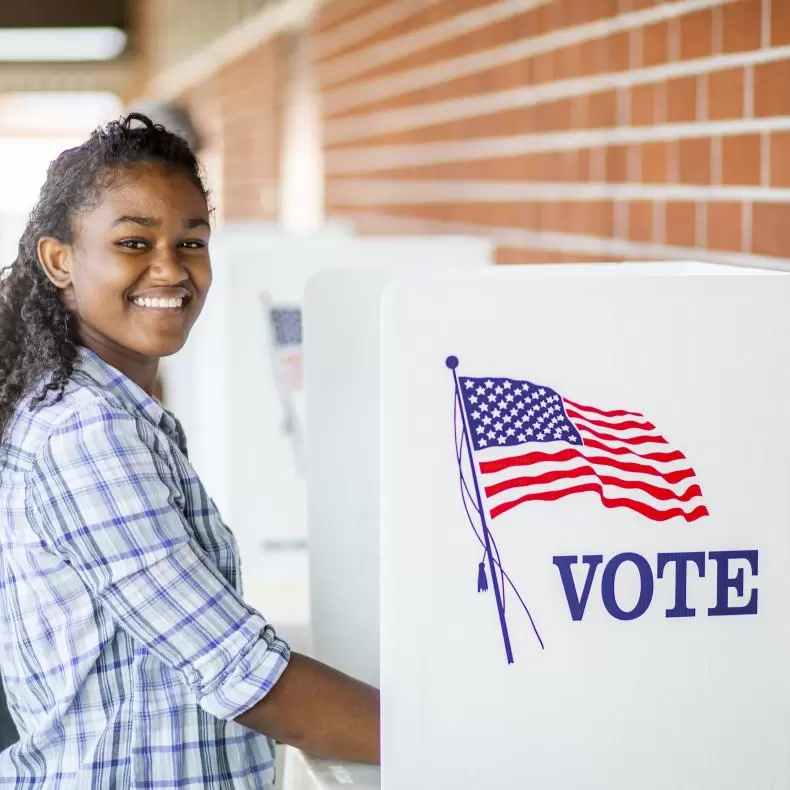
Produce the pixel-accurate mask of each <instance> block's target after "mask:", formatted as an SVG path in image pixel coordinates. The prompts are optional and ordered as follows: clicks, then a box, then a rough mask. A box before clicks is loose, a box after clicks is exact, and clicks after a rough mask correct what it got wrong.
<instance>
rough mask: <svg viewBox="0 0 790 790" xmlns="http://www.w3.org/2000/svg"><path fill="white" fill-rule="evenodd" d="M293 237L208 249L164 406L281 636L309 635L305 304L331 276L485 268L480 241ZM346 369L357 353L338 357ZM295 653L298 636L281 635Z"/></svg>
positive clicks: (229, 232) (256, 236)
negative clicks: (199, 311)
mask: <svg viewBox="0 0 790 790" xmlns="http://www.w3.org/2000/svg"><path fill="white" fill-rule="evenodd" d="M341 231H342V229H334V230H333V231H332V232H327V233H322V234H316V235H306V236H294V235H287V234H283V233H278V232H275V231H274V229H272V228H266V227H264V228H261V227H259V226H256V225H255V224H246V225H237V226H235V227H230V228H227V229H223V230H222V231H220V232H219V233H217V234H215V236H214V237H213V238H212V244H211V255H212V264H213V272H214V280H213V284H212V289H211V292H210V294H209V298H208V300H207V303H206V307H205V309H204V312H203V315H202V316H201V317H200V319H199V320H198V322H197V324H196V325H195V328H194V330H193V332H192V335H191V336H190V339H189V341H188V342H187V345H186V346H185V348H184V349H183V350H182V351H181V352H179V353H178V354H177V355H175V356H174V357H173V358H171V359H169V360H166V364H165V366H164V382H165V387H166V396H167V401H168V404H170V405H171V406H172V407H173V409H174V411H175V412H176V414H177V415H178V416H179V417H180V419H181V420H182V422H183V423H184V426H185V430H186V434H187V437H188V442H189V452H190V458H191V460H192V462H193V464H194V465H195V468H196V469H197V471H198V473H199V474H200V475H201V477H202V479H203V480H204V482H205V484H206V488H207V490H208V491H209V493H210V495H211V496H212V498H213V499H214V500H215V501H216V503H217V505H218V507H219V509H220V512H221V513H222V515H223V518H224V519H225V520H226V521H227V522H228V524H229V525H230V526H231V528H232V529H233V532H234V534H235V535H236V537H237V539H238V542H239V547H240V553H241V558H242V567H243V575H244V585H245V598H246V599H247V600H248V601H249V602H250V603H251V604H252V605H254V606H257V607H259V608H260V609H261V610H262V611H263V612H264V613H265V614H266V615H267V616H268V617H269V619H270V620H271V621H272V622H274V623H275V624H277V625H289V624H294V625H297V626H299V627H300V628H301V627H302V626H305V627H306V625H307V618H308V614H309V601H308V588H307V581H308V570H307V541H306V538H307V526H306V489H305V486H306V477H307V457H306V453H305V445H304V443H305V433H306V424H305V422H306V421H305V414H304V410H305V407H304V398H305V386H304V384H303V380H302V342H301V341H302V326H301V322H302V299H303V293H304V287H305V284H306V282H307V280H308V278H309V277H310V276H311V275H312V274H315V273H316V272H319V271H322V270H325V269H331V268H333V267H337V266H351V267H369V268H388V267H400V268H418V267H421V266H429V265H432V266H433V265H438V266H443V265H447V264H450V263H452V264H453V265H458V266H484V265H487V264H490V263H491V262H492V247H491V243H490V241H488V240H486V239H476V238H466V237H451V236H447V237H419V238H412V237H398V238H376V239H364V238H355V237H352V236H349V235H347V234H346V233H343V232H341ZM342 353H343V355H344V357H345V358H346V359H348V360H351V359H353V357H354V354H355V353H356V350H355V341H354V340H353V339H352V341H351V343H350V344H349V345H348V346H347V347H346V348H344V349H342ZM283 633H284V634H285V635H286V636H287V637H289V638H290V639H291V640H292V641H294V642H295V645H294V647H295V648H298V649H302V650H307V649H309V644H307V643H305V642H304V641H303V640H302V634H301V633H299V634H296V633H295V632H294V631H289V630H287V629H285V630H284V631H283Z"/></svg>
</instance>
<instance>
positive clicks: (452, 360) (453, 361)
mask: <svg viewBox="0 0 790 790" xmlns="http://www.w3.org/2000/svg"><path fill="white" fill-rule="evenodd" d="M444 364H445V365H447V367H448V368H450V370H455V369H456V368H457V367H458V357H456V356H450V357H447V359H445V361H444Z"/></svg>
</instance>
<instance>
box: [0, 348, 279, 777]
mask: <svg viewBox="0 0 790 790" xmlns="http://www.w3.org/2000/svg"><path fill="white" fill-rule="evenodd" d="M6 445H7V452H6V454H5V455H4V456H3V460H2V463H1V464H0V667H2V672H3V680H4V683H5V686H6V693H7V695H8V702H9V707H10V709H11V713H12V715H13V717H14V720H15V722H16V724H17V726H18V728H19V732H20V740H19V742H18V743H16V744H14V745H13V746H11V747H10V748H8V749H6V750H5V751H3V752H2V753H0V788H3V787H13V788H22V787H25V788H32V787H35V788H48V789H49V788H52V789H53V790H54V789H55V788H58V789H60V788H80V790H82V789H83V788H97V789H98V788H101V790H107V789H108V788H118V790H121V789H122V788H123V789H124V790H125V788H168V789H169V788H176V787H182V788H203V787H210V788H271V787H272V786H273V783H274V757H273V748H272V744H271V743H270V741H269V740H268V739H267V738H265V737H264V736H262V735H258V734H256V733H254V732H252V731H251V730H248V729H246V728H245V727H242V726H241V725H239V724H236V723H235V722H234V721H233V719H234V718H235V717H237V716H238V715H239V714H241V713H243V712H244V711H246V710H248V709H249V708H250V707H252V706H253V705H254V704H255V703H256V702H258V701H259V700H260V699H262V698H263V697H264V696H265V694H266V693H267V691H268V690H269V689H270V688H271V687H272V686H273V684H274V683H275V682H276V681H277V679H278V678H279V677H280V675H281V673H282V672H283V670H284V669H285V667H286V665H287V662H288V658H289V651H288V647H287V645H286V644H285V643H284V642H282V641H281V640H279V639H277V637H276V635H275V633H274V631H273V629H272V627H271V626H270V625H269V624H268V623H267V622H266V620H264V618H263V617H262V616H261V615H260V614H259V613H258V612H256V611H255V610H254V609H252V608H250V607H249V606H247V605H246V604H245V603H244V601H243V600H242V597H241V582H240V579H239V561H238V557H237V554H236V543H235V540H234V538H233V536H232V534H231V533H230V531H229V530H228V528H227V527H226V526H225V525H224V524H223V522H222V520H221V518H220V516H219V514H218V513H217V510H216V508H215V507H214V504H213V502H212V501H211V500H210V499H209V497H208V496H207V494H206V491H205V490H204V488H203V486H202V485H201V483H200V480H199V479H198V478H197V476H196V474H195V472H194V470H193V469H192V466H191V465H190V463H189V461H188V460H187V457H186V447H185V442H184V435H183V431H182V429H181V426H180V425H179V423H178V422H177V420H176V419H175V418H174V417H173V416H172V415H171V414H170V413H169V412H166V411H165V410H163V409H162V407H161V406H159V405H158V403H157V402H156V401H155V400H154V399H153V398H151V397H149V396H148V395H146V394H145V393H144V392H143V391H142V390H141V389H140V388H139V387H137V386H136V385H135V384H134V383H133V382H132V381H130V380H129V379H128V378H126V377H125V376H123V375H122V374H120V373H119V372H118V371H117V370H114V369H113V368H111V367H110V366H108V365H106V364H105V363H104V362H102V361H101V360H100V359H99V358H98V357H97V356H96V355H95V354H93V353H92V352H90V351H88V350H87V349H83V350H82V355H81V359H80V362H79V363H78V365H77V366H76V367H75V370H74V373H73V375H72V377H71V380H70V382H69V384H68V386H67V388H66V391H65V395H64V397H63V398H62V400H60V401H59V402H54V398H52V399H51V400H50V402H48V403H47V404H45V405H44V406H43V407H42V408H39V409H37V410H35V411H33V412H31V411H29V410H28V409H27V408H26V407H25V406H22V407H20V408H19V409H18V410H17V411H16V413H15V415H14V418H13V420H12V423H11V425H10V427H9V433H8V434H7V442H6Z"/></svg>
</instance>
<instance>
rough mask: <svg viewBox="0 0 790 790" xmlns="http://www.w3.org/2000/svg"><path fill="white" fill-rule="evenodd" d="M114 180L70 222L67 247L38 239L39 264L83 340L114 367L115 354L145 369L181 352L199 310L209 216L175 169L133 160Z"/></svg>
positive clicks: (206, 275)
mask: <svg viewBox="0 0 790 790" xmlns="http://www.w3.org/2000/svg"><path fill="white" fill-rule="evenodd" d="M110 176H111V177H110V178H109V179H108V182H107V186H106V188H104V189H103V191H102V192H101V194H100V196H99V200H97V201H96V202H95V203H93V204H92V205H90V206H89V207H88V208H86V210H84V211H82V212H81V213H80V214H78V216H77V217H76V219H75V224H74V229H73V242H72V243H71V244H65V243H63V242H61V241H58V240H56V239H52V238H45V239H42V240H41V241H40V242H39V258H40V260H41V263H42V265H43V266H44V268H45V269H46V271H47V274H48V275H49V277H50V279H51V280H52V281H53V282H54V283H55V284H56V285H57V286H58V287H59V288H61V289H62V292H63V298H64V301H65V303H66V305H67V307H68V308H69V309H70V310H71V311H72V313H73V314H74V316H75V318H76V321H77V329H78V333H79V339H80V342H81V343H83V344H84V345H86V346H88V348H91V349H92V350H94V351H96V353H98V354H99V355H100V356H102V357H103V358H104V359H105V360H106V361H107V362H109V363H110V364H115V357H118V358H120V359H127V360H130V361H133V362H134V363H136V364H138V365H139V364H141V363H142V364H145V363H144V361H145V359H150V360H158V359H159V358H161V357H165V356H168V355H170V354H173V353H175V352H176V351H178V350H179V349H180V348H181V347H182V346H183V345H184V343H185V342H186V340H187V337H188V335H189V331H190V329H191V328H192V325H193V324H194V323H195V320H196V319H197V317H198V315H199V314H200V311H201V309H202V308H203V304H204V302H205V299H206V294H207V293H208V290H209V287H210V285H211V262H210V259H209V253H208V241H209V233H210V225H209V212H208V207H207V205H206V200H205V197H204V195H203V193H202V191H201V190H200V189H199V188H198V186H197V185H196V184H195V183H194V181H193V180H192V179H191V178H190V177H189V175H188V174H186V173H184V172H182V171H180V170H175V169H172V170H171V169H165V168H163V167H161V166H159V165H149V164H139V165H135V166H133V167H130V168H125V169H123V170H118V171H117V172H113V173H111V174H110ZM108 357H109V358H108ZM116 367H121V369H123V367H122V366H119V365H117V364H116Z"/></svg>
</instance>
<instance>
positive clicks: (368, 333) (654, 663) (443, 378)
mask: <svg viewBox="0 0 790 790" xmlns="http://www.w3.org/2000/svg"><path fill="white" fill-rule="evenodd" d="M661 266H662V267H665V268H661V269H660V270H659V269H658V268H657V267H655V266H650V265H635V266H632V267H629V266H617V267H605V266H604V267H584V268H581V267H579V268H576V267H567V266H566V267H545V268H544V267H540V268H538V267H534V268H531V269H530V270H528V271H527V270H522V269H521V267H507V268H503V269H497V270H488V271H485V272H482V271H481V272H479V273H476V272H468V273H459V272H455V271H453V272H447V273H445V274H436V273H430V274H427V273H408V274H397V275H393V276H389V275H385V276H383V277H381V276H378V275H370V273H364V274H363V273H360V272H333V273H326V274H323V275H321V276H320V277H317V278H315V280H314V281H313V282H312V283H311V285H310V286H309V288H308V294H307V303H308V304H309V305H310V310H311V312H310V319H309V320H310V322H312V324H314V325H315V326H316V327H319V326H320V327H321V334H320V339H322V340H323V341H324V345H323V346H322V348H323V350H324V353H323V354H322V355H321V356H320V357H319V356H318V355H317V354H316V355H312V354H311V357H310V361H309V362H308V370H307V376H308V379H309V381H310V386H311V388H313V387H314V388H315V395H316V396H317V395H318V393H319V392H320V393H321V395H322V399H321V400H322V403H323V405H321V404H316V405H314V404H313V402H312V399H313V396H312V395H308V405H307V409H308V415H310V416H311V421H310V426H311V430H310V435H309V446H310V454H311V460H314V461H316V467H315V468H314V469H313V470H312V471H313V472H314V475H315V478H316V479H317V480H319V481H320V484H321V485H322V486H324V489H325V490H323V491H319V492H318V493H317V494H316V495H317V496H320V498H321V499H320V501H321V503H322V507H321V508H320V509H319V508H316V509H315V510H313V502H312V498H313V494H312V490H311V494H310V496H311V507H310V540H311V544H312V545H313V546H314V548H316V553H315V554H314V556H313V557H312V558H311V562H312V566H313V567H311V573H312V583H313V585H314V589H313V596H314V599H319V598H324V599H326V601H327V604H326V606H325V612H326V613H327V616H330V615H331V627H327V628H326V629H324V633H323V636H321V638H320V639H319V638H318V637H319V634H320V632H319V631H316V637H317V639H316V646H315V648H316V649H315V653H316V657H318V658H320V659H322V660H328V661H329V662H330V663H334V664H335V665H337V666H339V667H340V668H341V669H345V670H346V671H351V672H352V674H357V675H359V676H361V677H364V678H365V679H371V680H375V679H376V678H377V677H378V676H379V666H378V662H379V661H380V684H381V688H382V749H383V767H382V785H381V786H382V787H383V788H384V790H399V789H400V788H406V787H407V788H409V789H410V790H429V789H431V790H432V789H433V788H437V787H452V788H480V787H491V788H514V789H515V788H530V787H535V788H564V790H575V789H576V788H578V790H604V789H605V790H632V788H640V790H641V789H642V788H649V789H652V788H656V790H658V788H673V790H707V788H711V789H712V788H716V789H717V790H719V789H720V788H727V789H729V788H731V789H732V790H743V788H749V790H762V789H763V788H765V789H766V790H767V789H768V788H775V787H787V786H790V675H789V674H788V672H787V670H786V655H787V653H788V650H789V649H790V619H789V618H787V616H786V612H785V609H786V602H787V601H788V600H790V574H789V573H788V570H787V568H788V560H789V559H790V556H789V555H790V551H789V546H790V526H788V525H790V486H788V484H787V480H788V479H790V443H788V439H789V438H790V398H788V395H787V393H788V392H789V391H790V365H788V364H787V361H786V358H787V349H786V345H787V340H788V338H790V309H789V308H790V279H788V278H787V277H786V276H785V275H783V274H778V273H767V272H750V271H748V270H739V269H731V268H729V267H728V268H719V267H714V266H707V265H695V264H688V265H686V264H674V265H664V264H661ZM665 274H681V275H685V276H663V275H665ZM602 275H606V276H602ZM633 275H641V276H633ZM355 283H356V284H355ZM341 295H342V296H343V298H344V305H345V309H344V310H342V311H341V310H339V309H338V298H339V297H340V296H341ZM322 311H325V315H324V313H322ZM322 315H324V319H322V317H321V316H322ZM352 326H353V327H354V332H355V333H356V334H357V335H359V336H363V337H365V338H366V340H365V342H364V344H362V345H361V346H359V352H358V354H357V355H356V356H355V358H354V362H355V364H354V365H349V366H348V368H347V369H348V374H347V375H344V376H337V375H334V376H332V375H331V374H332V365H333V362H334V361H337V360H338V358H339V355H338V354H337V353H335V355H334V356H332V355H331V354H330V349H331V348H332V347H335V348H337V344H336V343H333V338H334V339H335V340H336V341H338V340H340V339H342V338H343V337H348V336H349V333H350V332H351V330H352ZM313 334H314V336H315V338H314V339H315V340H318V339H319V336H318V332H317V330H316V331H314V332H313ZM376 348H378V353H377V352H376ZM327 355H328V356H327ZM314 363H315V364H314ZM343 369H344V370H345V369H346V368H343ZM319 382H320V383H319ZM312 391H313V390H312V389H311V392H312ZM371 399H373V400H371ZM314 414H315V415H322V416H320V417H319V418H318V419H316V420H313V419H312V415H314ZM340 426H347V427H346V428H344V429H341V427H340ZM341 439H342V440H341ZM324 443H325V446H322V445H324ZM330 450H331V452H330ZM376 477H378V478H379V480H380V483H379V485H375V484H374V485H372V486H371V485H369V482H370V480H371V479H375V478H376ZM333 490H334V491H335V493H336V496H335V497H334V498H333V496H332V491H333ZM319 546H321V547H323V548H325V549H327V553H326V554H325V553H324V552H323V551H321V552H319V551H318V550H317V549H318V548H319ZM371 600H374V601H377V600H380V612H379V614H380V619H379V620H378V621H377V617H376V607H375V606H371ZM333 601H334V602H338V603H337V604H333V603H331V602H333ZM333 640H334V641H333ZM379 651H380V658H379Z"/></svg>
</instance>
